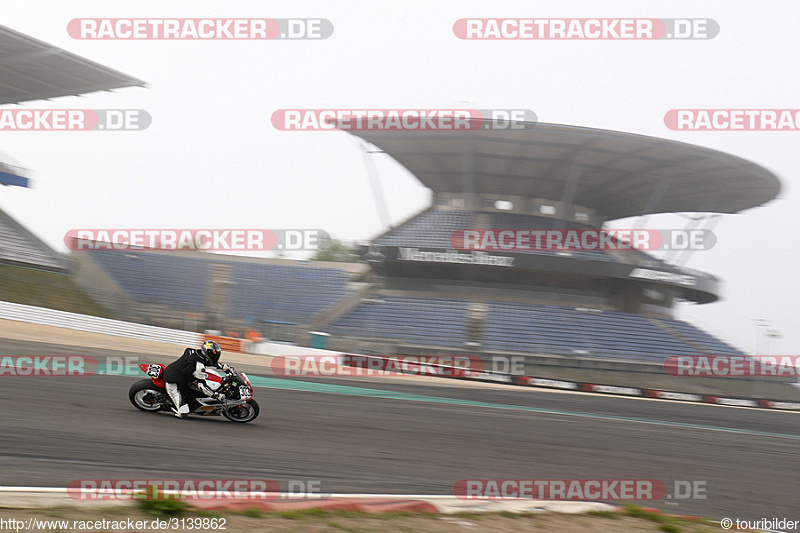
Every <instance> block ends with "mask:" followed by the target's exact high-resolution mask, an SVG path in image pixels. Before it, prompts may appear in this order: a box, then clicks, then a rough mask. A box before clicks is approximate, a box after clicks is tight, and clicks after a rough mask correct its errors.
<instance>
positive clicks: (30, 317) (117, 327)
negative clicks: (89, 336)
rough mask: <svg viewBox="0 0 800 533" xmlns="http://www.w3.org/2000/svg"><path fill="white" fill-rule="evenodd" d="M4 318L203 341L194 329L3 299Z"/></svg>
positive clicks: (185, 342) (158, 339) (92, 330)
mask: <svg viewBox="0 0 800 533" xmlns="http://www.w3.org/2000/svg"><path fill="white" fill-rule="evenodd" d="M0 319H5V320H17V321H19V322H29V323H31V324H42V325H45V326H55V327H59V328H69V329H75V330H78V331H86V332H89V333H103V334H106V335H116V336H118V337H127V338H129V339H140V340H148V341H155V342H166V343H169V344H181V345H183V346H197V345H199V344H200V342H202V335H200V334H199V333H194V332H192V331H183V330H178V329H167V328H159V327H156V326H146V325H143V324H133V323H131V322H122V321H120V320H111V319H109V318H99V317H96V316H88V315H80V314H77V313H67V312H65V311H56V310H55V309H45V308H44V307H34V306H32V305H22V304H15V303H11V302H0Z"/></svg>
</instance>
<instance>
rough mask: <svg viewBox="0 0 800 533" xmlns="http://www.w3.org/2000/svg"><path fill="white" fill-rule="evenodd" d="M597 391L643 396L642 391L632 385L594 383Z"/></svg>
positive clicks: (593, 388) (593, 387)
mask: <svg viewBox="0 0 800 533" xmlns="http://www.w3.org/2000/svg"><path fill="white" fill-rule="evenodd" d="M592 390H594V391H595V392H605V393H606V394H624V395H626V396H641V395H642V391H640V390H639V389H634V388H632V387H617V386H614V385H593V386H592Z"/></svg>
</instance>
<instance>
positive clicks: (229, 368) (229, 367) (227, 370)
mask: <svg viewBox="0 0 800 533" xmlns="http://www.w3.org/2000/svg"><path fill="white" fill-rule="evenodd" d="M220 368H222V371H223V372H230V371H231V370H233V367H232V366H228V365H226V364H225V363H222V366H221V367H220Z"/></svg>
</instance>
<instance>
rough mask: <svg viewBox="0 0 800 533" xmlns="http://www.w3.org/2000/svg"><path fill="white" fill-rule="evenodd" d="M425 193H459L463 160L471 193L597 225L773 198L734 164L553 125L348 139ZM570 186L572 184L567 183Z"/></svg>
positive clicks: (727, 208)
mask: <svg viewBox="0 0 800 533" xmlns="http://www.w3.org/2000/svg"><path fill="white" fill-rule="evenodd" d="M348 131H349V133H352V134H353V135H356V136H358V137H360V138H362V139H364V140H366V141H368V142H370V143H372V144H374V145H376V146H378V147H379V148H381V149H382V150H383V151H385V152H386V153H387V154H389V155H390V156H392V157H393V158H394V159H396V160H397V161H398V162H399V163H400V164H402V165H403V166H405V167H406V168H407V169H408V170H409V171H410V172H411V173H412V174H414V176H416V177H417V178H418V179H419V180H420V181H421V182H422V183H423V184H424V185H425V186H426V187H429V188H430V189H432V190H433V191H434V192H450V193H459V192H463V187H464V175H465V170H464V169H465V161H467V160H468V159H469V158H467V157H465V154H467V153H470V152H472V153H473V154H474V159H472V161H473V163H472V165H473V168H474V172H475V180H474V186H473V191H472V192H475V193H476V194H483V195H497V196H498V197H499V198H502V197H503V196H525V197H533V198H542V199H548V200H553V201H562V200H563V199H564V197H565V190H566V189H567V187H568V186H570V188H571V185H574V186H575V189H574V194H573V196H572V203H573V204H575V205H580V206H583V207H587V208H590V209H594V210H596V211H597V212H598V213H599V214H600V215H601V216H602V217H603V218H604V219H606V220H613V219H617V218H624V217H628V216H635V215H645V214H652V213H672V212H708V213H738V212H740V211H743V210H745V209H749V208H752V207H756V206H759V205H761V204H764V203H766V202H768V201H770V200H772V199H774V198H775V197H776V196H777V195H778V193H779V192H780V189H781V186H780V181H779V180H778V178H777V177H776V176H775V175H774V174H773V173H772V172H770V171H769V170H767V169H765V168H763V167H761V166H759V165H756V164H755V163H751V162H750V161H747V160H745V159H742V158H740V157H736V156H733V155H730V154H726V153H723V152H719V151H717V150H712V149H709V148H703V147H700V146H695V145H691V144H686V143H682V142H676V141H670V140H666V139H659V138H656V137H648V136H644V135H635V134H631V133H623V132H618V131H610V130H601V129H594V128H583V127H578V126H567V125H561V124H544V123H539V124H535V125H534V124H531V123H528V124H527V125H526V128H525V129H502V130H494V129H483V130H476V131H470V132H464V131H460V132H457V131H452V132H442V131H436V132H434V131H375V130H358V131H355V130H348ZM570 182H572V183H570Z"/></svg>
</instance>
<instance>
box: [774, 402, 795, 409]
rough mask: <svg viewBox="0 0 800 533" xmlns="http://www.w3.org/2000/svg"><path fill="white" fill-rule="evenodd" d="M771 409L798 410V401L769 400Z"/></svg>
mask: <svg viewBox="0 0 800 533" xmlns="http://www.w3.org/2000/svg"><path fill="white" fill-rule="evenodd" d="M769 406H770V407H771V408H772V409H789V410H795V411H796V410H800V403H797V402H769Z"/></svg>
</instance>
